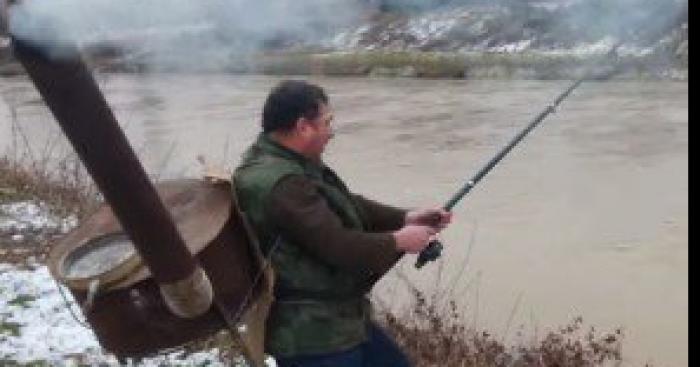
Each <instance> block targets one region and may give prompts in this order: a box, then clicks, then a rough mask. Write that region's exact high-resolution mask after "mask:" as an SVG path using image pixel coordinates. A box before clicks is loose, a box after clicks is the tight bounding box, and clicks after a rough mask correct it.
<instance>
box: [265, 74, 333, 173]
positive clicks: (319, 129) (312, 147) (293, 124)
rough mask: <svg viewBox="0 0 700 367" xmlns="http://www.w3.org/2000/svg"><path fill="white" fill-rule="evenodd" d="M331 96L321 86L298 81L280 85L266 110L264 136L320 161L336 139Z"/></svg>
mask: <svg viewBox="0 0 700 367" xmlns="http://www.w3.org/2000/svg"><path fill="white" fill-rule="evenodd" d="M332 119H333V113H332V112H331V109H330V105H329V103H328V96H327V95H326V93H325V92H324V91H323V89H322V88H321V87H319V86H316V85H313V84H309V83H306V82H303V81H298V80H287V81H283V82H281V83H280V84H279V85H277V86H276V87H275V88H274V89H273V90H272V92H270V95H269V96H268V97H267V100H266V101H265V106H264V107H263V118H262V128H263V132H265V133H267V134H270V135H271V136H272V137H273V138H274V139H275V140H277V141H278V142H279V143H281V144H283V145H285V146H286V147H288V148H290V149H292V150H295V151H296V152H298V153H300V154H302V155H304V156H306V157H308V158H310V159H314V160H320V159H321V154H322V153H323V150H324V148H325V147H326V144H328V141H329V140H330V139H331V138H332V137H333V130H332V129H331V126H330V123H331V120H332Z"/></svg>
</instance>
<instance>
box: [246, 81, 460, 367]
mask: <svg viewBox="0 0 700 367" xmlns="http://www.w3.org/2000/svg"><path fill="white" fill-rule="evenodd" d="M332 120H333V113H332V110H331V107H330V104H329V101H328V97H327V96H326V94H325V92H324V91H323V89H321V88H320V87H318V86H315V85H312V84H308V83H306V82H302V81H284V82H282V83H280V84H279V85H278V86H277V87H276V88H274V89H273V90H272V92H271V93H270V95H269V96H268V98H267V100H266V102H265V106H264V108H263V117H262V130H263V132H262V134H260V136H259V137H258V139H257V141H256V142H255V143H254V144H253V145H252V146H251V147H250V148H249V149H248V151H247V152H246V153H245V154H244V156H243V160H242V162H241V164H240V165H239V167H238V168H237V169H236V171H235V173H234V175H233V181H234V186H235V190H236V195H237V197H238V200H239V205H240V207H241V209H242V211H243V212H245V215H246V216H247V217H248V219H249V221H250V222H251V224H252V227H253V229H254V230H255V232H256V234H257V236H258V240H259V243H260V247H261V249H262V252H263V253H264V254H265V255H267V256H270V258H271V261H272V266H273V269H274V271H275V275H276V286H275V298H276V299H275V303H274V304H273V306H272V309H271V310H270V315H269V318H268V320H267V336H266V342H265V344H266V345H265V348H266V351H267V352H268V353H269V354H271V355H273V356H274V357H275V358H276V359H277V361H278V364H279V365H280V366H281V367H287V366H299V367H302V366H338V367H343V366H367V367H372V366H392V367H401V366H408V365H409V363H408V361H407V359H406V357H405V356H404V355H403V353H402V352H401V351H400V350H399V349H398V347H397V346H396V344H395V343H394V342H393V341H392V340H391V339H390V338H388V337H387V336H386V334H384V332H382V331H381V330H380V329H379V328H378V327H377V326H376V324H374V323H373V322H372V321H371V320H370V316H371V305H370V302H369V300H368V299H367V293H368V292H369V291H370V289H371V288H372V286H373V285H374V283H375V282H376V281H377V280H378V279H379V278H381V276H382V275H384V274H385V273H386V272H387V271H388V270H389V269H390V268H391V267H392V266H393V265H394V264H395V263H396V262H397V261H398V260H399V258H400V257H401V256H402V254H404V253H410V254H416V253H419V252H420V251H421V250H422V249H423V248H425V247H426V246H427V244H428V242H429V240H430V238H431V237H432V236H434V235H435V234H436V233H437V232H439V231H440V230H441V229H443V228H444V227H445V226H447V224H448V223H449V222H450V219H451V217H450V214H449V213H447V212H445V211H444V210H442V209H424V210H416V211H405V210H401V209H397V208H393V207H389V206H386V205H382V204H379V203H377V202H374V201H371V200H369V199H366V198H363V197H362V196H359V195H355V194H353V193H351V192H350V191H349V190H348V189H347V187H346V186H345V184H344V183H343V181H342V180H341V179H340V178H339V177H338V176H337V175H336V174H335V173H334V172H333V171H332V170H331V169H330V168H329V167H327V166H325V165H324V164H323V161H322V159H321V157H322V154H323V151H324V149H325V147H326V144H327V143H328V141H329V140H330V139H331V138H332V137H333V130H332V128H331V121H332Z"/></svg>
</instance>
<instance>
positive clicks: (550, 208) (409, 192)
mask: <svg viewBox="0 0 700 367" xmlns="http://www.w3.org/2000/svg"><path fill="white" fill-rule="evenodd" d="M98 80H99V83H100V85H101V86H102V88H103V90H104V91H105V94H106V96H107V99H108V101H109V103H110V104H111V106H112V107H113V109H114V111H115V112H116V115H117V117H118V119H119V120H120V122H121V123H122V125H123V127H124V129H125V131H126V133H127V136H128V137H129V139H130V141H131V143H132V145H133V146H134V148H135V150H136V151H137V152H138V154H139V156H140V157H141V160H142V162H143V163H144V165H145V167H146V169H147V170H148V171H149V172H150V173H151V174H153V175H154V176H158V177H161V178H164V177H181V176H196V175H199V174H200V173H201V167H200V165H199V163H197V159H196V157H197V156H203V157H205V158H206V160H207V161H208V162H210V163H212V164H216V165H220V166H222V167H225V168H231V167H233V166H234V165H235V164H236V162H237V161H238V159H239V158H238V157H239V155H240V153H241V152H242V151H243V150H244V149H245V147H246V146H247V145H248V144H249V142H250V141H251V140H252V139H253V138H254V137H255V135H256V134H257V131H258V121H259V116H260V107H261V104H262V102H263V100H264V98H265V96H266V94H267V92H268V91H269V89H270V88H271V87H272V86H273V85H274V84H275V83H276V82H277V81H278V80H279V79H277V78H270V77H251V76H246V77H240V76H229V75H204V76H202V75H152V76H129V75H100V76H98ZM314 80H315V81H316V82H318V83H320V84H322V85H323V86H325V87H326V88H327V90H328V92H329V94H330V96H331V102H332V105H333V106H334V108H335V113H336V120H335V128H336V131H337V135H336V139H335V140H334V141H333V142H332V143H331V144H330V145H329V147H328V151H327V155H326V161H327V162H328V163H329V164H330V165H331V166H333V167H335V168H336V170H337V171H338V172H339V173H340V175H341V176H342V177H344V178H345V180H346V181H347V183H348V185H349V186H350V187H351V188H353V189H354V191H356V192H359V193H363V194H365V195H367V196H370V197H373V198H376V199H379V200H382V201H385V202H389V203H394V204H396V205H401V206H406V207H414V206H425V205H441V204H442V203H444V202H445V201H446V200H447V199H448V198H449V196H450V195H451V194H452V193H453V192H454V191H456V190H457V189H458V188H459V187H460V185H461V184H462V183H463V181H464V180H465V179H467V178H469V177H470V176H471V175H472V174H473V173H474V172H475V171H476V169H478V168H479V167H480V166H481V165H482V164H484V163H485V162H486V161H487V160H488V159H489V158H490V157H491V156H492V155H493V154H494V153H495V152H496V151H497V150H498V149H499V148H500V147H501V146H502V145H503V144H504V143H505V142H507V141H508V140H509V139H510V138H511V137H512V136H513V135H514V134H515V133H516V132H517V131H518V130H519V129H520V128H521V127H523V126H524V125H525V124H526V123H527V122H528V121H530V119H531V118H532V117H534V116H535V115H536V114H537V113H539V112H540V111H541V110H542V108H543V107H544V106H545V105H546V104H548V103H550V102H551V101H552V100H553V99H554V97H556V96H557V95H558V94H559V93H560V92H561V91H562V90H563V89H564V88H565V87H567V86H568V85H569V83H568V82H554V81H553V82H542V81H463V80H459V81H445V80H414V79H354V78H350V79H342V78H316V79H314ZM0 93H2V97H3V98H2V99H0V147H1V148H2V149H3V150H4V151H6V152H10V153H11V151H12V150H13V147H15V149H14V150H15V151H16V152H17V151H20V152H24V151H26V146H27V143H25V138H26V140H27V141H28V144H29V146H31V147H32V149H31V150H32V153H31V154H32V155H33V156H35V157H40V156H42V154H43V155H45V154H46V152H50V153H51V154H52V155H54V156H60V155H61V154H65V152H67V151H69V150H67V149H66V147H65V143H64V142H63V141H62V139H61V138H60V134H59V132H58V130H57V125H56V124H55V123H54V122H53V120H52V119H51V118H50V115H49V114H48V112H47V111H46V109H45V108H44V107H43V105H42V103H41V100H40V99H39V97H38V95H37V94H36V92H35V91H34V89H33V87H32V85H31V84H30V83H29V82H28V81H27V80H26V79H24V78H21V77H15V78H4V79H0ZM13 121H14V122H13ZM46 147H54V148H51V149H47V148H46ZM110 164H118V163H117V162H113V163H110ZM442 240H443V242H444V243H445V244H446V246H447V248H446V250H445V256H444V257H443V262H442V264H431V265H429V266H427V267H426V268H424V270H422V271H416V270H414V269H413V266H412V264H413V259H412V258H405V259H404V260H403V261H402V262H401V263H400V265H399V267H398V269H399V270H400V272H401V274H403V278H406V279H409V280H411V281H412V282H414V283H416V284H418V285H419V286H420V287H422V288H423V289H433V288H434V287H436V284H441V285H442V288H448V289H451V294H452V295H453V296H454V297H455V298H457V300H458V301H459V304H460V308H461V309H462V311H463V312H464V314H465V317H466V319H467V321H468V323H469V324H470V325H474V326H476V327H479V328H488V329H490V330H491V331H492V332H494V333H495V334H496V335H499V337H505V338H530V337H533V336H535V335H540V336H541V335H542V334H544V333H545V332H546V331H547V330H551V329H552V328H554V327H557V326H561V325H564V324H566V323H567V322H569V321H570V320H572V319H573V318H574V317H576V316H582V317H583V318H584V321H585V322H586V323H587V324H589V325H595V326H597V327H598V329H601V330H612V329H613V328H615V327H617V326H622V327H623V328H624V330H625V333H626V341H625V344H624V350H623V352H624V354H625V356H626V357H627V358H628V362H629V363H628V364H629V365H640V364H643V363H644V362H653V363H654V364H655V365H657V366H683V365H687V364H688V84H687V83H675V82H603V83H585V84H583V85H582V86H581V87H580V88H579V89H578V90H576V91H575V92H574V93H573V95H572V96H571V97H570V98H569V99H568V100H567V101H565V102H564V104H563V105H562V106H561V108H560V109H559V111H558V113H557V114H555V115H553V116H551V117H550V118H548V119H547V120H545V122H544V123H543V124H542V125H541V126H540V127H539V128H538V129H537V130H535V131H534V132H533V134H532V135H530V136H529V137H528V138H527V139H526V140H525V142H524V143H523V144H521V145H519V146H518V147H517V148H516V149H515V150H514V151H513V152H512V153H511V154H510V155H509V156H508V157H507V158H506V159H505V160H504V161H503V162H502V163H501V164H500V165H499V166H498V167H497V168H496V169H495V170H494V171H493V172H492V173H491V174H490V175H489V176H487V177H486V178H485V179H484V180H483V181H482V182H481V183H480V184H479V186H477V188H475V189H474V190H473V191H472V192H471V193H470V194H469V196H468V197H467V198H466V199H465V200H464V201H463V202H461V203H460V204H459V205H458V206H457V207H456V208H455V217H454V223H453V225H452V226H451V227H450V228H449V229H448V230H446V231H445V232H444V233H443V235H442ZM465 263H466V264H467V266H466V269H465V270H462V269H463V268H464V264H465ZM460 274H461V277H460V278H459V279H458V280H456V281H454V280H453V279H454V278H456V277H457V276H458V275H460ZM402 284H403V281H401V280H399V277H398V276H397V274H396V273H392V274H391V275H390V276H388V277H386V278H385V279H384V280H383V281H382V282H381V283H380V284H379V286H378V287H377V289H376V291H375V293H376V295H377V297H378V298H379V299H380V300H381V301H382V302H383V303H385V304H389V305H392V306H393V307H401V306H400V305H402V304H403V303H405V300H406V298H407V297H406V292H405V287H404V286H403V285H402ZM519 334H522V336H518V335H519Z"/></svg>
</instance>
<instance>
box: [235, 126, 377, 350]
mask: <svg viewBox="0 0 700 367" xmlns="http://www.w3.org/2000/svg"><path fill="white" fill-rule="evenodd" d="M288 175H303V176H306V177H307V178H309V179H310V180H311V181H312V182H313V183H314V184H315V185H316V187H317V189H318V192H319V194H321V195H322V196H323V197H324V198H325V199H326V202H327V203H328V206H329V207H330V208H331V210H333V211H334V212H335V213H336V214H337V215H338V217H339V218H340V219H341V221H342V222H343V224H344V225H345V226H346V227H348V228H352V229H364V228H365V225H364V224H363V220H362V217H361V215H362V214H361V212H360V210H359V208H358V207H357V206H356V204H355V202H354V200H353V198H352V196H351V195H350V192H349V191H348V189H347V188H346V187H345V184H344V183H343V182H342V181H341V180H340V179H339V178H338V177H337V176H336V175H335V173H334V172H333V171H332V170H330V169H329V168H327V167H323V166H320V165H317V164H314V163H312V162H311V161H309V160H307V159H305V158H304V157H303V156H301V155H299V154H297V153H295V152H293V151H291V150H288V149H286V148H284V147H282V146H280V145H278V144H277V143H275V142H273V141H272V140H270V139H269V138H268V137H266V136H264V135H261V136H260V137H259V138H258V140H257V141H256V142H255V144H253V146H252V147H251V148H249V150H248V151H247V152H246V153H245V154H244V156H243V160H242V162H241V164H240V165H239V167H238V168H237V169H236V171H235V173H234V175H233V180H234V187H235V188H236V191H237V192H236V194H237V197H238V199H239V201H240V203H239V205H240V207H241V209H242V210H243V211H244V212H245V215H246V216H247V217H248V220H249V221H250V222H251V224H252V226H253V228H254V230H255V232H256V234H257V236H258V239H259V242H260V247H261V249H262V252H263V253H264V254H266V255H267V254H269V253H270V251H271V249H272V248H273V247H274V251H273V252H272V255H271V261H272V265H273V268H274V270H275V275H276V292H275V293H276V296H277V299H276V301H275V303H274V304H273V306H272V309H271V311H270V316H269V318H268V321H267V338H266V351H267V352H268V353H270V354H272V355H274V356H278V357H291V356H298V355H309V354H325V353H332V352H337V351H341V350H345V349H349V348H351V347H354V346H356V345H358V344H360V343H362V342H363V341H365V339H366V328H367V323H368V321H369V317H370V313H371V308H370V304H369V301H368V300H367V299H366V298H365V296H364V294H365V293H366V292H367V291H368V290H367V289H365V288H364V284H365V283H364V282H363V280H364V279H366V277H367V275H366V274H353V273H350V272H347V271H343V270H341V269H338V268H334V267H331V266H330V265H328V264H326V263H324V262H322V261H319V260H318V259H317V258H315V257H312V256H311V255H310V254H308V253H307V252H305V251H304V250H303V249H302V247H300V246H298V245H297V244H295V243H293V242H291V241H289V240H288V239H285V238H283V237H281V236H279V235H278V233H277V232H276V229H275V226H274V225H273V224H272V223H270V222H269V221H268V220H267V218H266V215H265V208H264V203H265V202H266V200H267V199H268V197H269V195H270V192H271V190H272V189H273V187H274V186H275V184H276V183H277V182H279V181H280V180H281V179H282V178H284V177H286V176H288ZM277 241H279V242H277Z"/></svg>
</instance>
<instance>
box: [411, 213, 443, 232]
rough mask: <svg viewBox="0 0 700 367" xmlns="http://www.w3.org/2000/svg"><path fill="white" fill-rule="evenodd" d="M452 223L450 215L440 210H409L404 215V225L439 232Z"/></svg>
mask: <svg viewBox="0 0 700 367" xmlns="http://www.w3.org/2000/svg"><path fill="white" fill-rule="evenodd" d="M451 221H452V213H450V212H448V211H446V210H444V209H442V208H429V209H417V210H411V211H410V212H408V213H406V225H423V226H430V227H433V229H435V230H436V231H438V232H439V231H441V230H443V229H445V227H447V225H448V224H450V222H451Z"/></svg>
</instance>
